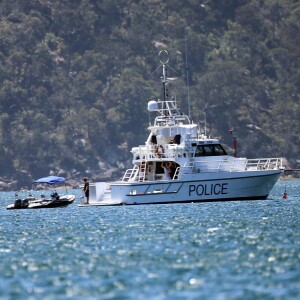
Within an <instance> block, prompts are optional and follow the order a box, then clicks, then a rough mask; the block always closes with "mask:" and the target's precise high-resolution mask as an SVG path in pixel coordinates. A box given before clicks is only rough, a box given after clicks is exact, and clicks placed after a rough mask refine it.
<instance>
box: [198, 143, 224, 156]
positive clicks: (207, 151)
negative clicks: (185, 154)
mask: <svg viewBox="0 0 300 300" xmlns="http://www.w3.org/2000/svg"><path fill="white" fill-rule="evenodd" d="M217 155H227V153H226V151H225V150H224V148H223V147H222V146H221V145H219V144H218V145H198V146H197V148H196V152H195V156H196V157H199V156H217Z"/></svg>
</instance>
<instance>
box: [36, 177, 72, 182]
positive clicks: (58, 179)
mask: <svg viewBox="0 0 300 300" xmlns="http://www.w3.org/2000/svg"><path fill="white" fill-rule="evenodd" d="M65 180H66V179H65V178H64V177H58V176H48V177H43V178H40V179H38V180H36V181H35V182H34V183H48V184H54V183H58V182H64V181H65Z"/></svg>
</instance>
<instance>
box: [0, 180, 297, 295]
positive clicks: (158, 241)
mask: <svg viewBox="0 0 300 300" xmlns="http://www.w3.org/2000/svg"><path fill="white" fill-rule="evenodd" d="M285 188H286V190H287V193H288V198H287V199H282V194H283V192H284V190H285ZM299 188H300V181H280V182H278V183H277V184H276V186H275V187H274V188H273V190H272V191H271V194H270V197H269V199H268V200H262V201H234V202H216V203H190V204H169V205H141V206H112V207H78V204H79V203H80V196H81V191H80V190H72V191H71V193H75V194H76V195H77V199H76V201H75V202H74V203H73V204H71V205H70V206H68V207H63V208H49V209H38V210H6V209H5V207H6V205H8V204H10V203H13V201H14V193H13V192H9V193H4V192H2V193H0V299H55V300H57V299H157V300H160V299H219V300H223V299H226V300H227V299H300V222H299V219H300V205H299V200H300V189H299ZM69 192H70V191H69Z"/></svg>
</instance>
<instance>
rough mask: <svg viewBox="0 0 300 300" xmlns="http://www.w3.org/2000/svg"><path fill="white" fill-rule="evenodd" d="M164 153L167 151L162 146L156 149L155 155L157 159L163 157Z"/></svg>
mask: <svg viewBox="0 0 300 300" xmlns="http://www.w3.org/2000/svg"><path fill="white" fill-rule="evenodd" d="M164 152H165V149H164V147H163V146H162V145H159V146H157V147H156V151H155V154H156V156H157V157H163V155H164Z"/></svg>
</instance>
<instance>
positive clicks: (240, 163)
mask: <svg viewBox="0 0 300 300" xmlns="http://www.w3.org/2000/svg"><path fill="white" fill-rule="evenodd" d="M282 169H284V166H283V159H282V158H259V159H243V158H240V159H234V160H232V161H224V160H218V161H198V162H194V163H188V164H186V165H184V166H183V167H181V170H182V171H181V173H183V174H191V173H200V172H234V171H237V172H238V171H240V172H242V171H258V170H282Z"/></svg>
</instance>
